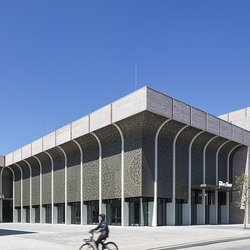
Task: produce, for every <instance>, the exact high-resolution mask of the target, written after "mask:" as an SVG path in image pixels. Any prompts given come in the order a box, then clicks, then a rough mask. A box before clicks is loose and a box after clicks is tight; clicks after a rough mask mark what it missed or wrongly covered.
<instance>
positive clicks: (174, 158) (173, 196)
mask: <svg viewBox="0 0 250 250" xmlns="http://www.w3.org/2000/svg"><path fill="white" fill-rule="evenodd" d="M187 127H188V125H186V126H184V127H183V128H181V129H180V130H179V131H178V133H177V134H176V135H175V138H174V141H173V190H172V222H171V225H175V203H176V195H175V190H176V177H175V172H176V171H175V170H176V141H177V138H178V136H179V135H180V133H181V132H182V131H183V130H184V129H185V128H187Z"/></svg>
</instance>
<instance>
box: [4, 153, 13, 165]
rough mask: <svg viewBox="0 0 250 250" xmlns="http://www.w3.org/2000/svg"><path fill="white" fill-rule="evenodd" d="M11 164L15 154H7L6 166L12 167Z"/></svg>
mask: <svg viewBox="0 0 250 250" xmlns="http://www.w3.org/2000/svg"><path fill="white" fill-rule="evenodd" d="M11 164H13V153H10V154H7V155H6V156H5V165H6V166H10V165H11Z"/></svg>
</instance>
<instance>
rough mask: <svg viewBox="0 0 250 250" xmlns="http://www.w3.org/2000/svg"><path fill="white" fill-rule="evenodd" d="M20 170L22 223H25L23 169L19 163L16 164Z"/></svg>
mask: <svg viewBox="0 0 250 250" xmlns="http://www.w3.org/2000/svg"><path fill="white" fill-rule="evenodd" d="M15 165H16V166H17V167H18V168H19V170H20V173H21V223H24V222H26V219H25V220H24V214H25V213H24V211H23V210H24V209H23V170H22V168H21V167H20V166H19V165H18V164H15ZM25 218H26V214H25Z"/></svg>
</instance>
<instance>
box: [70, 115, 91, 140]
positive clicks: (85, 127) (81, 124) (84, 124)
mask: <svg viewBox="0 0 250 250" xmlns="http://www.w3.org/2000/svg"><path fill="white" fill-rule="evenodd" d="M71 129H72V132H71V133H72V139H76V138H78V137H80V136H83V135H86V134H88V133H89V132H90V131H89V116H84V117H83V118H81V119H79V120H77V121H75V122H72V124H71Z"/></svg>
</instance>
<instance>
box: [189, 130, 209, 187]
mask: <svg viewBox="0 0 250 250" xmlns="http://www.w3.org/2000/svg"><path fill="white" fill-rule="evenodd" d="M212 137H214V135H212V134H210V133H203V134H201V135H200V136H198V137H197V138H196V140H195V141H194V143H193V147H192V174H191V175H192V185H200V184H202V183H203V149H204V147H205V145H206V144H207V142H208V141H209V140H210V139H211V138H212Z"/></svg>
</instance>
